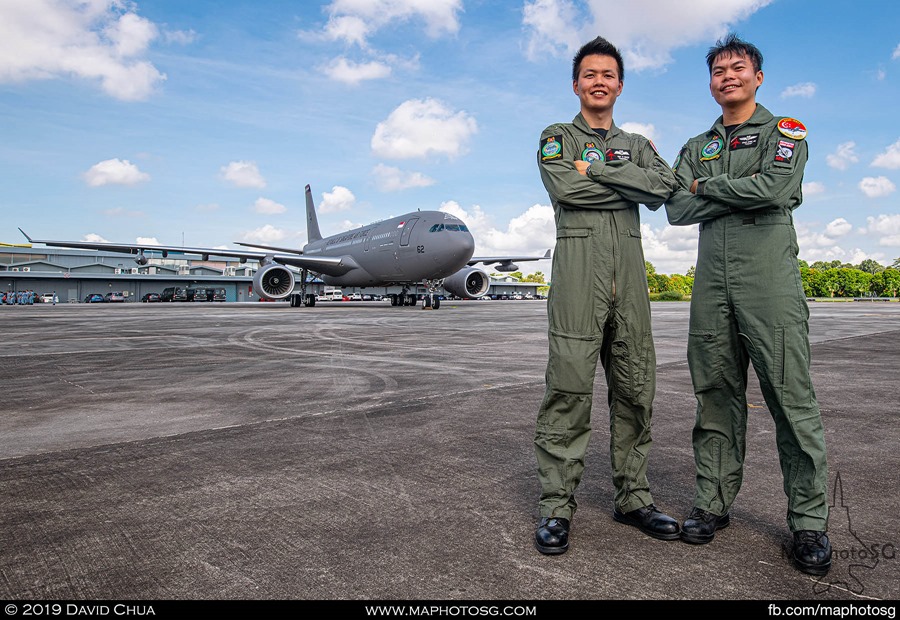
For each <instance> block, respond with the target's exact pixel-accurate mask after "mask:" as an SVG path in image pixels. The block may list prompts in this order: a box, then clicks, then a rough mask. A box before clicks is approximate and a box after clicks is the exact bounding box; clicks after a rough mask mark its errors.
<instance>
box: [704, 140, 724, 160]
mask: <svg viewBox="0 0 900 620" xmlns="http://www.w3.org/2000/svg"><path fill="white" fill-rule="evenodd" d="M724 146H725V140H723V139H722V138H720V137H719V136H716V137H715V138H713V139H712V140H710V141H709V142H707V143H706V145H705V146H704V147H703V148H702V149H700V161H712V160H713V159H718V158H719V155H721V154H722V147H724Z"/></svg>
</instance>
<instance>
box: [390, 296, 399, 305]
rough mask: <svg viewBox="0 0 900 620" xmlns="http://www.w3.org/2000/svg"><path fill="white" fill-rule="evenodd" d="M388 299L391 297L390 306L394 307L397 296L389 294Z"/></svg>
mask: <svg viewBox="0 0 900 620" xmlns="http://www.w3.org/2000/svg"><path fill="white" fill-rule="evenodd" d="M390 297H391V305H392V306H396V305H397V296H396V295H394V294H393V293H391V295H390Z"/></svg>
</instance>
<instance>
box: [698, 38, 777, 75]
mask: <svg viewBox="0 0 900 620" xmlns="http://www.w3.org/2000/svg"><path fill="white" fill-rule="evenodd" d="M723 54H727V55H729V56H746V57H747V58H749V59H750V62H752V63H753V70H754V71H762V64H763V56H762V52H760V51H759V48H758V47H756V46H755V45H753V44H752V43H748V42H747V41H744V40H743V39H741V38H740V37H738V36H737V35H736V34H734V33H733V32H732V33H730V34H729V35H727V36H726V37H725V38H724V39H719V40H718V41H716V44H715V45H713V46H712V47H711V48H709V51H708V52H707V53H706V66H707V67H709V74H710V75H712V67H713V63H714V62H716V58H718V57H719V56H722V55H723Z"/></svg>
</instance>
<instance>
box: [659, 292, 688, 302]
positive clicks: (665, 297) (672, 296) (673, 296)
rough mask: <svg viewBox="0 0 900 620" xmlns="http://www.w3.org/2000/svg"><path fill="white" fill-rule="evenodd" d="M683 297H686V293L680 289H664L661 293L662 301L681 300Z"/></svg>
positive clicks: (660, 298)
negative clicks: (680, 291)
mask: <svg viewBox="0 0 900 620" xmlns="http://www.w3.org/2000/svg"><path fill="white" fill-rule="evenodd" d="M682 299H684V295H682V294H681V293H679V292H678V291H663V292H662V293H660V294H659V300H660V301H681V300H682Z"/></svg>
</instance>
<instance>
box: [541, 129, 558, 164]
mask: <svg viewBox="0 0 900 620" xmlns="http://www.w3.org/2000/svg"><path fill="white" fill-rule="evenodd" d="M562 156H563V142H562V134H560V135H558V136H548V137H546V138H544V139H543V140H541V163H546V162H548V161H553V160H554V159H562Z"/></svg>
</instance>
